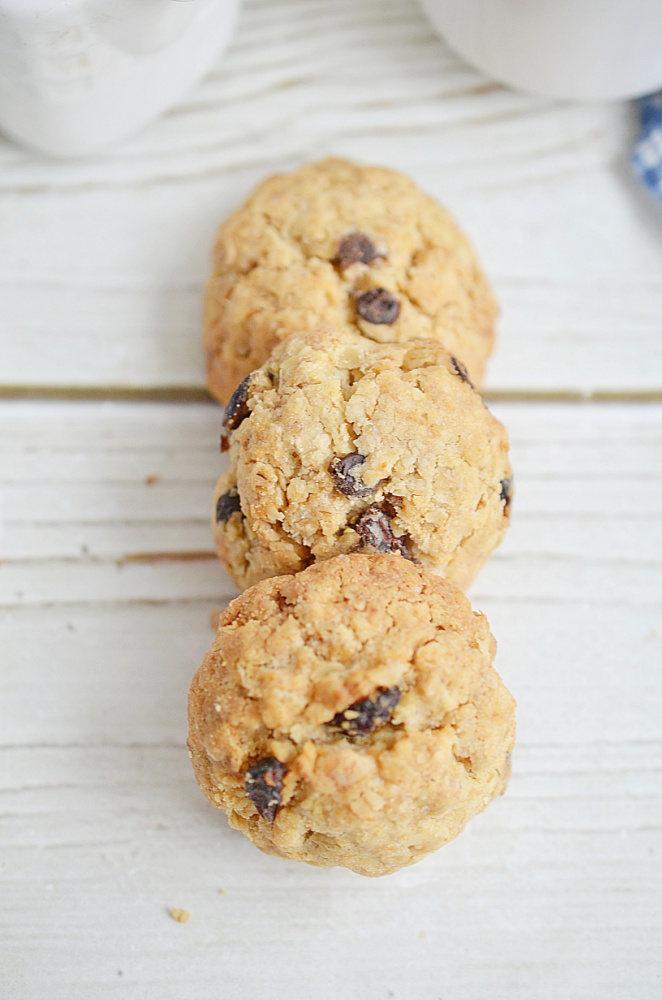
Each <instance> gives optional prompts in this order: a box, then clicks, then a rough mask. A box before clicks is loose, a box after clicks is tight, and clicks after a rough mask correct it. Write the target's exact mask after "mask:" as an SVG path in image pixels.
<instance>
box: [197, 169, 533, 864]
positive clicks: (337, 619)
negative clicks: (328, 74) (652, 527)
mask: <svg viewBox="0 0 662 1000" xmlns="http://www.w3.org/2000/svg"><path fill="white" fill-rule="evenodd" d="M495 312H496V310H495V306H494V301H493V298H492V296H491V293H490V290H489V286H488V284H487V282H486V280H485V278H484V276H483V275H482V272H481V271H480V268H479V267H478V265H477V263H476V261H475V258H474V256H473V253H472V251H471V248H470V246H469V244H468V242H467V241H466V239H465V238H464V237H463V236H462V235H461V234H460V233H459V231H458V230H457V227H456V226H455V224H454V223H453V221H452V220H451V219H450V217H449V216H448V214H447V213H446V212H445V210H443V209H442V208H441V207H440V206H438V205H437V204H436V202H434V201H433V200H432V199H431V198H429V197H428V196H426V195H424V194H423V193H422V192H420V191H419V190H418V189H417V188H416V187H415V186H414V185H413V183H412V182H411V181H409V180H408V179H407V178H404V177H402V176H401V175H399V174H395V173H394V172H392V171H388V170H384V169H381V168H372V167H371V168H365V167H359V166H357V165H354V164H348V163H346V162H344V161H338V160H331V161H324V162H322V163H321V164H313V165H310V166H308V167H305V168H303V169H302V170H300V171H298V172H297V173H295V174H293V175H290V176H286V177H276V178H270V179H269V180H267V181H266V182H265V183H264V184H262V185H261V186H260V187H259V188H258V189H257V191H256V192H255V194H254V195H253V196H252V197H251V198H250V199H249V200H248V202H246V204H245V205H244V206H243V207H242V208H241V209H240V210H239V211H238V212H236V213H235V214H234V216H232V217H231V218H230V219H229V220H228V221H227V222H226V223H225V224H224V225H223V226H222V227H221V230H220V233H219V237H218V240H217V244H216V248H215V252H214V270H213V273H212V276H211V278H210V282H209V286H208V294H207V310H206V324H205V329H206V332H205V338H206V346H207V351H208V360H209V366H208V372H209V384H210V388H211V389H212V391H213V392H214V393H215V395H217V397H218V398H219V399H221V401H223V402H225V403H226V404H227V405H226V407H225V411H224V416H223V436H222V448H223V450H226V451H228V453H229V460H230V461H229V467H228V469H227V471H226V473H225V474H224V475H223V476H222V478H221V480H220V481H219V484H218V486H217V490H216V495H215V498H214V534H215V541H216V547H217V551H218V554H219V556H220V558H221V560H222V561H223V563H224V565H225V566H226V568H227V569H228V571H229V573H230V575H231V576H232V577H233V579H234V580H235V582H236V583H237V585H238V586H239V587H241V588H244V587H246V588H248V589H247V590H245V592H244V593H243V594H242V596H241V597H240V598H238V599H237V600H235V601H233V602H232V603H231V604H230V606H229V607H228V609H227V611H226V612H225V613H224V615H223V616H222V618H221V621H220V623H219V629H218V634H217V637H216V641H215V643H214V646H213V647H212V650H211V651H210V653H209V654H208V656H207V657H206V658H205V661H204V663H203V665H202V667H201V669H200V670H199V671H198V673H197V674H196V677H195V679H194V682H193V685H192V688H191V694H190V699H189V721H190V733H189V749H190V753H191V759H192V762H193V766H194V770H195V773H196V777H197V778H198V781H199V783H200V785H201V788H202V790H203V791H204V793H205V795H206V796H207V798H208V799H209V800H210V801H211V802H212V803H213V804H215V805H217V806H220V807H221V808H222V809H224V810H225V812H226V813H227V814H228V816H229V819H230V822H231V824H232V825H233V826H236V827H237V828H239V829H240V830H242V831H243V832H244V833H245V834H246V835H247V836H248V837H249V838H250V839H251V840H253V841H254V842H255V843H256V844H257V845H258V846H259V847H261V848H262V849H263V850H266V851H268V852H271V853H276V854H279V855H281V856H283V857H287V858H293V859H297V860H304V861H308V862H309V863H312V864H318V865H324V866H329V865H336V864H342V865H345V866H347V867H349V868H351V869H353V870H354V871H357V872H360V873H361V874H366V875H381V874H386V873H388V872H391V871H395V870H397V869H398V868H400V867H402V866H403V865H405V864H411V863H412V862H414V861H416V860H418V859H419V858H421V857H423V856H424V855H425V854H427V853H429V851H431V850H433V849H435V848H436V847H438V846H440V845H441V844H442V843H445V842H446V841H447V840H449V839H451V837H453V836H455V835H456V834H457V833H458V832H459V831H460V830H461V829H462V828H463V827H464V825H465V824H466V822H467V821H468V819H470V818H471V816H473V815H474V814H475V813H476V812H478V811H479V810H480V809H482V808H484V807H485V805H487V803H488V802H489V801H490V800H491V799H492V798H493V797H494V796H495V795H497V794H499V793H500V792H502V791H503V789H504V787H505V784H506V782H507V780H508V776H509V760H510V752H511V749H512V744H513V741H514V701H513V699H512V697H511V695H510V694H509V692H508V691H507V690H506V688H505V687H504V685H503V683H502V682H501V680H500V678H499V677H498V675H497V674H496V672H495V670H494V669H493V667H492V659H493V656H494V652H495V643H494V639H493V637H492V636H491V634H490V632H489V628H488V626H487V622H486V621H485V619H484V617H483V616H482V615H480V614H477V613H474V612H473V611H472V610H471V607H470V605H469V602H468V600H467V599H466V597H465V596H464V595H463V594H462V593H461V591H460V590H459V589H458V588H460V587H461V588H466V587H467V586H468V585H469V583H470V582H471V581H472V580H473V578H474V576H475V574H476V572H477V571H478V569H479V568H480V566H481V565H482V563H483V562H484V561H485V559H486V558H487V556H488V555H489V553H490V551H491V550H492V549H493V548H494V546H495V545H497V544H498V542H499V541H500V540H501V538H502V536H503V533H504V531H505V527H506V525H507V522H508V517H509V506H510V484H511V471H510V465H509V462H508V454H507V450H508V444H507V436H506V433H505V430H504V428H503V427H502V425H501V424H500V423H499V421H497V420H496V419H495V418H494V417H493V416H492V415H491V414H490V413H489V411H488V410H487V408H486V407H485V405H484V404H483V402H482V400H481V398H480V396H479V395H478V393H477V391H476V390H475V388H474V386H473V384H472V378H473V379H479V378H480V377H481V376H482V371H483V366H484V362H485V359H486V357H487V355H488V353H489V350H490V349H491V345H492V338H493V331H492V327H493V321H494V316H495ZM449 345H450V346H451V347H452V351H453V353H449V351H448V349H447V348H448V346H449ZM467 365H469V366H470V368H471V376H470V375H469V373H468V370H467ZM237 382H238V384H237ZM231 387H232V391H231V392H230V389H231Z"/></svg>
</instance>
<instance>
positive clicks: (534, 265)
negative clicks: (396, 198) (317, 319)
mask: <svg viewBox="0 0 662 1000" xmlns="http://www.w3.org/2000/svg"><path fill="white" fill-rule="evenodd" d="M633 129H634V122H633V115H632V111H631V109H630V108H629V106H627V105H623V104H613V105H572V104H567V103H553V102H549V101H544V100H541V99H537V98H532V97H528V96H525V95H522V94H517V93H515V92H513V91H510V90H508V89H507V88H504V87H500V86H498V85H496V84H494V83H492V82H490V81H488V80H486V78H484V77H483V76H481V75H480V74H479V73H477V72H476V71H474V70H473V69H471V68H469V67H467V66H466V65H465V64H464V63H463V62H462V61H461V60H460V59H459V58H457V57H456V56H455V55H453V54H452V53H451V52H450V51H449V50H448V49H447V48H446V47H445V46H444V44H443V42H441V41H440V40H439V39H438V38H437V37H436V35H435V34H434V33H433V32H432V30H431V28H430V27H429V25H428V24H427V22H426V20H425V19H424V17H423V15H422V13H421V11H420V10H419V8H418V6H417V5H416V4H415V3H414V2H413V0H369V2H368V0H363V2H360V3H356V2H355V0H290V2H285V0H278V2H274V0H247V2H246V5H245V8H244V12H243V15H242V18H241V22H240V26H239V31H238V34H237V36H236V39H235V42H234V44H233V45H232V46H231V48H230V50H229V51H228V53H227V54H226V55H225V56H224V57H223V59H222V61H221V63H220V64H219V66H218V68H217V69H216V71H215V72H213V73H212V74H211V75H210V76H209V77H208V78H207V79H206V80H205V81H204V82H203V83H202V84H201V85H200V86H199V87H198V88H197V90H196V91H195V92H194V93H193V94H191V95H190V97H189V98H188V99H187V100H186V101H184V102H183V103H182V104H181V105H180V106H179V107H177V108H176V109H174V110H173V111H172V112H171V113H170V114H169V115H167V116H165V117H164V118H163V119H162V120H161V121H159V122H157V123H155V124H154V125H153V126H151V127H150V128H149V129H147V130H145V131H144V132H142V133H141V134H140V135H138V136H136V137H135V138H133V139H131V140H128V141H126V142H124V143H122V144H120V145H118V146H116V147H114V148H113V149H111V150H109V151H108V152H107V153H106V154H104V155H103V156H99V157H93V158H90V159H86V160H81V161H74V162H57V161H49V160H46V159H44V158H42V157H38V156H36V155H34V154H31V153H27V152H25V151H22V150H19V149H17V148H15V147H13V146H11V145H10V144H8V143H5V144H4V145H0V232H1V234H2V239H1V241H0V359H1V361H0V387H1V386H4V387H7V386H16V385H19V386H28V387H30V386H32V387H34V386H42V387H43V386H58V387H63V386H64V387H66V386H69V387H81V386H84V387H104V388H113V387H115V388H116V387H126V386H130V387H134V388H153V387H164V386H165V387H168V386H170V387H202V386H203V384H204V374H203V366H202V357H201V352H200V346H199V339H200V311H201V299H202V288H203V284H204V280H205V278H206V273H207V258H208V253H209V248H210V246H211V242H212V239H213V234H214V230H215V228H216V225H217V223H218V222H219V221H220V219H222V218H223V217H224V216H225V215H226V214H227V213H228V212H229V211H231V210H232V209H233V208H234V207H236V206H237V205H238V204H239V202H240V201H241V200H242V198H243V197H245V195H246V194H247V193H248V191H249V190H250V189H251V188H252V186H253V185H254V184H255V183H256V182H257V181H258V180H260V179H261V178H262V177H264V176H265V175H266V174H267V173H270V172H273V171H277V170H289V169H291V168H293V167H295V166H296V165H298V164H299V163H301V162H303V161H306V160H310V159H315V158H317V157H320V156H324V155H327V154H330V153H333V154H338V155H343V156H349V157H353V158H355V159H358V160H362V161H366V162H377V163H385V164H387V165H390V166H393V167H395V168H397V169H401V170H404V171H406V172H408V173H410V174H411V175H412V176H413V177H414V178H415V179H416V180H417V181H418V182H419V183H420V184H421V185H423V187H425V188H426V189H428V190H429V191H431V192H432V193H433V194H435V195H436V196H438V197H439V198H440V199H441V200H442V201H443V202H445V203H446V204H448V205H449V207H450V208H451V209H452V211H453V212H454V213H455V214H456V216H457V217H458V219H459V221H460V222H461V224H462V226H463V227H464V228H465V229H466V230H467V232H468V233H469V234H470V236H471V237H472V239H473V241H474V243H475V244H476V246H477V248H478V250H479V254H480V256H481V257H482V259H483V261H484V264H485V266H486V269H487V271H488V273H489V274H490V276H491V277H492V279H493V282H494V284H495V287H496V290H497V294H498V297H499V299H500V301H501V303H502V307H503V316H502V321H501V325H500V344H499V350H498V352H497V354H496V355H495V358H494V360H493V363H492V366H491V368H490V373H489V380H488V386H489V388H490V389H492V390H493V391H498V392H511V393H512V392H522V391H531V390H536V391H539V392H552V393H559V392H570V393H574V394H583V395H590V394H591V393H596V392H597V393H600V392H602V393H612V394H619V393H636V392H641V393H650V392H655V393H658V394H659V393H662V347H661V343H662V338H661V337H660V333H661V330H662V321H661V320H660V316H662V241H661V240H660V233H661V232H662V217H661V216H660V213H659V211H657V210H656V207H655V206H654V205H653V204H652V203H649V202H648V201H646V199H645V197H644V196H643V194H642V193H641V192H640V191H639V190H638V189H637V186H636V184H635V183H634V182H633V181H631V180H630V178H629V175H628V170H627V156H628V152H629V149H630V147H631V144H632V139H633Z"/></svg>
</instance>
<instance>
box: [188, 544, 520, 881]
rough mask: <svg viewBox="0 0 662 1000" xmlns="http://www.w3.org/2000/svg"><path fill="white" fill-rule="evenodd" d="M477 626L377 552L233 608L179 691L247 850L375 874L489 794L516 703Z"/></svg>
mask: <svg viewBox="0 0 662 1000" xmlns="http://www.w3.org/2000/svg"><path fill="white" fill-rule="evenodd" d="M495 648H496V644H495V642H494V639H493V637H492V635H491V633H490V631H489V628H488V624H487V621H486V619H485V618H484V616H483V615H482V614H479V613H475V612H472V610H471V606H470V604H469V601H468V600H467V598H466V597H465V596H464V595H463V594H462V593H461V592H460V591H459V590H458V589H457V588H456V587H454V586H453V585H452V584H450V583H448V581H446V580H443V579H441V578H440V577H435V576H432V575H430V574H428V573H426V572H425V570H424V569H423V568H422V567H421V566H416V565H414V564H413V563H411V562H407V561H406V560H404V559H394V558H393V557H392V556H387V555H349V556H337V557H336V558H335V559H330V560H327V561H326V562H323V563H317V564H315V565H314V566H311V567H309V568H308V569H306V570H304V571H303V572H302V573H298V574H297V575H295V576H282V577H276V578H272V579H270V580H264V581H262V582H261V583H259V584H257V585H256V586H255V587H252V588H250V589H249V590H247V591H245V592H244V593H243V594H242V595H241V596H240V597H238V598H237V599H236V600H234V601H233V602H232V603H231V604H230V605H229V607H228V608H227V610H226V611H225V612H224V614H223V615H222V617H221V620H220V624H219V629H218V634H217V637H216V641H215V642H214V645H213V647H212V649H211V651H210V652H209V653H208V654H207V656H206V657H205V660H204V662H203V664H202V666H201V667H200V669H199V671H198V672H197V674H196V676H195V678H194V680H193V684H192V687H191V692H190V695H189V750H190V754H191V760H192V763H193V769H194V771H195V775H196V778H197V780H198V782H199V784H200V787H201V788H202V791H203V792H204V794H205V795H206V797H207V798H208V799H209V801H210V802H211V803H212V804H213V805H215V806H218V807H220V808H221V809H223V810H224V811H225V812H226V813H227V815H228V817H229V820H230V823H231V825H232V826H234V827H236V828H237V829H238V830H241V831H242V833H244V834H245V835H246V836H247V837H248V838H249V839H250V840H252V841H253V842H254V843H255V844H256V845H257V846H258V847H259V848H261V849H262V850H263V851H266V852H267V853H270V854H277V855H280V856H281V857H284V858H290V859H292V860H297V861H306V862H308V863H309V864H313V865H319V866H321V867H332V866H334V865H343V866H345V867H347V868H351V869H352V870H353V871H355V872H358V873H359V874H361V875H386V874H389V873H390V872H394V871H396V870H397V869H399V868H401V867H403V866H404V865H410V864H413V863H414V862H415V861H418V860H420V859H421V858H423V857H424V856H425V855H426V854H429V853H430V851H433V850H436V848H438V847H440V846H441V845H442V844H445V843H446V842H447V841H449V840H451V839H452V838H453V837H455V836H456V835H457V834H458V833H460V831H461V830H462V829H463V828H464V826H465V825H466V823H467V822H468V821H469V820H470V819H471V817H472V816H474V815H476V813H478V812H480V811H481V810H482V809H484V808H485V806H487V804H488V803H489V802H490V801H491V799H493V798H494V797H495V796H497V795H500V794H502V793H503V791H504V790H505V786H506V783H507V781H508V778H509V776H510V756H511V750H512V747H513V743H514V738H515V702H514V700H513V698H512V696H511V695H510V693H509V692H508V690H507V689H506V687H505V686H504V684H503V682H502V681H501V679H500V677H499V675H498V674H497V672H496V671H495V670H494V668H493V667H492V659H493V657H494V652H495Z"/></svg>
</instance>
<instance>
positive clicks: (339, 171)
mask: <svg viewBox="0 0 662 1000" xmlns="http://www.w3.org/2000/svg"><path fill="white" fill-rule="evenodd" d="M496 313H497V308H496V304H495V301H494V298H493V295H492V292H491V290H490V287H489V284H488V282H487V279H486V278H485V276H484V274H483V272H482V270H481V268H480V266H479V264H478V262H477V260H476V257H475V254H474V252H473V250H472V248H471V245H470V243H469V241H468V240H467V239H466V237H465V236H464V235H463V234H462V233H461V232H460V230H459V229H458V227H457V225H456V224H455V222H454V221H453V219H452V217H451V216H450V215H449V213H448V212H447V211H446V210H445V209H444V208H443V207H442V206H441V205H439V203H438V202H437V201H435V199H434V198H432V197H430V196H429V195H427V194H425V193H424V192H423V191H421V190H420V189H419V188H418V187H417V186H416V184H414V182H413V181H412V180H410V179H409V178H408V177H405V176H404V175H403V174H400V173H397V172H396V171H393V170H388V169H386V168H383V167H371V166H362V165H360V164H355V163H350V162H348V161H346V160H340V159H327V160H323V161H321V162H319V163H312V164H308V165H307V166H304V167H302V168H301V169H300V170H297V171H296V172H295V173H293V174H287V175H277V176H275V177H270V178H268V179H267V180H265V181H264V182H263V183H262V184H260V185H259V187H258V188H257V189H256V190H255V191H254V193H253V194H252V195H251V196H250V197H249V198H248V200H247V201H246V202H245V203H244V204H243V205H242V206H241V208H239V209H238V210H237V211H236V212H234V213H233V214H232V215H231V216H230V217H229V218H228V219H227V220H226V221H225V222H224V223H223V225H222V226H221V227H220V229H219V231H218V234H217V237H216V243H215V246H214V250H213V254H212V269H211V274H210V277H209V280H208V283H207V290H206V296H205V309H204V346H205V349H206V353H207V377H208V383H209V387H210V389H211V391H212V392H213V393H214V395H216V396H217V397H218V398H219V399H220V400H221V401H222V402H223V403H226V402H227V400H228V399H229V397H230V395H231V393H232V392H233V390H234V388H235V386H236V385H237V384H238V383H239V382H240V381H241V379H243V378H244V377H245V376H246V375H247V374H248V373H249V372H250V371H252V370H253V369H254V368H257V367H258V366H259V365H261V364H263V362H264V361H265V360H266V358H267V357H268V355H269V353H270V351H271V350H272V348H273V347H274V346H275V344H276V343H278V341H279V340H281V339H282V337H283V336H284V335H285V334H286V333H289V332H294V331H305V330H310V329H314V328H316V327H317V326H319V325H321V324H322V325H328V326H330V327H333V328H334V329H338V330H345V331H347V332H352V333H354V334H357V335H361V336H363V337H367V338H369V339H371V340H375V341H379V342H395V343H400V342H404V341H408V340H411V339H412V338H417V337H431V338H433V339H436V340H439V341H440V342H441V343H443V344H444V345H445V346H446V347H447V348H448V350H450V352H451V353H452V354H453V355H454V356H456V357H457V358H459V360H460V361H462V362H463V363H464V364H465V365H466V367H467V368H468V370H469V373H470V375H471V378H472V380H473V382H474V384H475V385H480V383H481V381H482V377H483V370H484V365H485V361H486V359H487V357H488V356H489V354H490V353H491V350H492V346H493V341H494V330H493V328H494V320H495V318H496Z"/></svg>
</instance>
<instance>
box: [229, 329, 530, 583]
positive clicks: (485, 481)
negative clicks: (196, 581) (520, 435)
mask: <svg viewBox="0 0 662 1000" xmlns="http://www.w3.org/2000/svg"><path fill="white" fill-rule="evenodd" d="M224 444H225V446H229V454H230V466H229V468H228V470H227V471H226V473H225V474H224V475H223V476H222V477H221V479H220V481H219V483H218V485H217V488H216V493H215V498H214V538H215V542H216V548H217V551H218V554H219V557H220V558H221V560H222V562H223V563H224V565H225V566H226V568H227V569H228V571H229V573H230V575H231V576H232V577H233V579H234V581H235V583H236V584H237V585H238V586H239V587H242V588H243V587H247V586H250V585H251V584H253V583H256V582H257V581H258V580H261V579H264V578H265V577H268V576H277V575H280V574H281V573H294V572H297V571H298V570H301V569H303V568H304V567H305V566H307V565H309V564H310V563H311V562H312V561H314V560H315V559H327V558H329V557H331V556H335V555H339V554H340V553H342V552H353V551H356V550H363V551H376V552H382V553H383V552H392V553H398V554H400V555H401V556H404V557H405V558H407V559H411V560H413V561H414V562H420V563H422V564H423V565H424V566H426V567H427V568H429V569H430V570H432V571H433V572H435V573H439V574H441V575H443V576H447V577H448V578H449V579H450V580H451V582H452V583H455V584H456V585H457V586H459V587H461V588H462V589H466V587H467V586H468V585H469V583H470V582H471V581H472V580H473V578H474V576H475V574H476V573H477V572H478V570H479V569H480V567H481V566H482V564H483V562H484V561H485V560H486V558H487V556H488V555H489V553H490V552H491V551H492V549H493V548H494V547H495V546H496V545H497V544H498V543H499V542H500V540H501V538H502V536H503V534H504V532H505V529H506V526H507V523H508V519H509V506H510V493H511V486H510V484H511V478H512V475H511V470H510V465H509V463H508V440H507V435H506V431H505V429H504V427H503V426H502V424H501V423H500V422H499V421H498V420H497V419H496V418H495V417H493V416H492V414H491V413H490V412H489V410H488V409H487V408H486V407H485V405H484V403H483V401H482V400H481V398H480V396H479V395H478V393H477V392H476V391H475V390H474V389H473V388H472V386H471V384H470V382H469V378H468V375H467V373H466V370H465V369H464V367H463V366H462V364H461V363H460V362H459V361H458V360H457V359H456V358H453V357H452V356H451V355H449V354H448V352H447V351H446V350H445V349H444V348H443V347H442V346H441V344H439V343H438V342H437V341H433V340H420V341H412V342H410V343H408V344H375V343H374V342H372V341H370V340H363V339H359V338H357V337H354V336H352V335H351V334H347V333H333V332H330V331H318V332H316V333H313V334H293V335H292V336H290V337H289V338H287V339H286V340H284V341H282V342H281V344H279V346H278V347H277V348H276V350H275V351H274V353H273V354H272V356H271V358H270V359H269V361H267V363H266V364H265V365H263V366H262V368H260V369H258V370H257V371H255V372H253V373H252V374H251V375H249V376H247V377H246V378H245V379H244V380H243V381H242V382H241V383H240V385H239V387H238V388H237V390H236V391H235V393H234V395H233V396H232V398H231V400H230V403H229V404H228V406H227V407H226V410H225V416H224Z"/></svg>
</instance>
